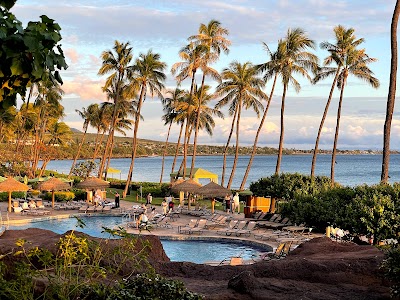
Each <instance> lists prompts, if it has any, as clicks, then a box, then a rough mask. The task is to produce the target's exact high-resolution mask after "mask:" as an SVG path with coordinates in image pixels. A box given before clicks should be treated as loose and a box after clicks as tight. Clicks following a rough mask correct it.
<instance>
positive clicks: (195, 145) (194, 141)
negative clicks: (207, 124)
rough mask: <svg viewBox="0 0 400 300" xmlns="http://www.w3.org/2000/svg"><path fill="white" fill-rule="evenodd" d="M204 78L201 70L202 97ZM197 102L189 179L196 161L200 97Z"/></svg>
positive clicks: (204, 75) (201, 93)
mask: <svg viewBox="0 0 400 300" xmlns="http://www.w3.org/2000/svg"><path fill="white" fill-rule="evenodd" d="M205 78H206V74H205V73H204V72H203V78H202V80H201V88H200V97H203V87H204V80H205ZM198 102H199V103H198V106H197V114H196V128H195V130H194V140H193V156H192V164H191V166H190V176H189V178H190V179H192V177H193V169H194V166H195V161H196V149H197V136H198V134H199V123H200V108H201V103H202V99H201V98H200V99H199V100H198Z"/></svg>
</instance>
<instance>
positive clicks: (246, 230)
mask: <svg viewBox="0 0 400 300" xmlns="http://www.w3.org/2000/svg"><path fill="white" fill-rule="evenodd" d="M256 226H257V223H256V222H254V221H250V222H249V223H248V224H247V226H246V228H244V229H239V230H236V231H235V235H236V236H241V235H244V236H250V235H251V232H252V231H253V229H254V228H255V227H256Z"/></svg>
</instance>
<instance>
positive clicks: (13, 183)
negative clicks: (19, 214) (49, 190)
mask: <svg viewBox="0 0 400 300" xmlns="http://www.w3.org/2000/svg"><path fill="white" fill-rule="evenodd" d="M29 189H30V187H29V186H27V185H26V184H23V183H21V182H19V181H17V180H15V179H14V178H12V177H9V178H7V179H6V180H4V181H3V182H0V192H8V211H9V212H11V193H12V192H26V191H28V190H29Z"/></svg>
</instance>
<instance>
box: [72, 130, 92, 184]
mask: <svg viewBox="0 0 400 300" xmlns="http://www.w3.org/2000/svg"><path fill="white" fill-rule="evenodd" d="M86 132H87V129H85V131H84V132H83V136H82V140H81V142H80V143H79V146H78V150H77V151H76V155H75V157H74V161H73V162H72V166H71V169H70V170H69V174H68V179H69V178H70V177H71V174H72V171H73V170H74V167H75V165H76V160H77V159H78V156H79V154H80V152H81V149H82V145H83V143H84V142H85V137H86Z"/></svg>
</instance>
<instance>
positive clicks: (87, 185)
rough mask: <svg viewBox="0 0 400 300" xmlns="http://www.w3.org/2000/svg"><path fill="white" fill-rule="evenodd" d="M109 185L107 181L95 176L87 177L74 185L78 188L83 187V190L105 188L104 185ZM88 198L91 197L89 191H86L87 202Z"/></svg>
mask: <svg viewBox="0 0 400 300" xmlns="http://www.w3.org/2000/svg"><path fill="white" fill-rule="evenodd" d="M109 186H110V183H109V182H108V181H104V180H102V179H99V178H96V177H88V178H86V179H85V180H84V181H81V182H79V183H78V184H77V185H76V187H77V188H78V189H85V190H95V189H105V188H106V187H109ZM90 200H91V199H90V198H89V192H88V198H87V201H88V202H89V201H90Z"/></svg>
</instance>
